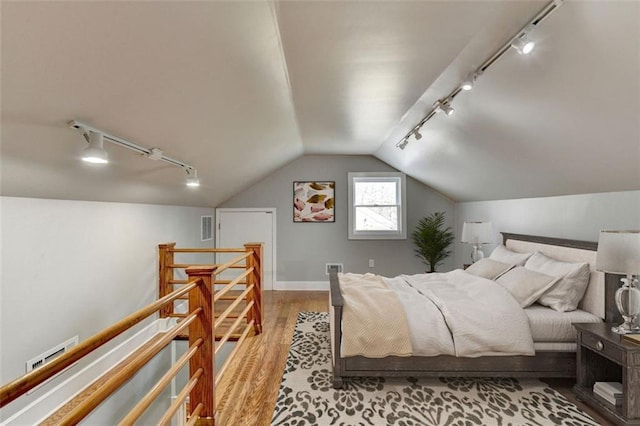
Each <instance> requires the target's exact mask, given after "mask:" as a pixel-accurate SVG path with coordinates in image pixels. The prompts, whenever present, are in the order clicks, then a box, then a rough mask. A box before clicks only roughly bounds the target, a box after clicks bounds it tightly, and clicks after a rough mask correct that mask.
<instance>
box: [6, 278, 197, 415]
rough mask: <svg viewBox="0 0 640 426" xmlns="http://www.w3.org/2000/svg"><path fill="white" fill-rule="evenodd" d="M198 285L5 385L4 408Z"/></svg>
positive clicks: (191, 284) (171, 295)
mask: <svg viewBox="0 0 640 426" xmlns="http://www.w3.org/2000/svg"><path fill="white" fill-rule="evenodd" d="M197 285H198V284H197V283H196V282H192V283H190V284H187V285H185V286H184V287H182V288H180V289H178V290H175V291H173V292H172V293H170V294H168V295H166V296H165V297H163V298H161V299H158V300H156V301H155V302H153V303H151V304H149V305H147V306H146V307H144V308H142V309H139V310H138V311H136V312H134V313H133V314H131V315H129V316H127V317H125V318H124V319H122V320H120V321H118V322H117V323H115V324H113V325H112V326H111V327H108V328H106V329H105V330H103V331H101V332H99V333H97V334H95V335H93V336H91V337H89V338H88V339H86V340H84V341H83V342H81V343H80V344H78V345H77V346H75V347H74V348H72V349H71V350H70V351H69V352H67V353H65V354H63V355H61V356H60V357H58V358H56V359H55V360H53V361H51V362H50V363H49V364H47V365H45V366H43V367H41V368H38V369H36V370H32V371H31V372H29V373H27V374H25V375H24V376H22V377H19V378H18V379H16V380H14V381H12V382H10V383H8V384H6V385H4V386H2V388H0V407H4V406H5V405H7V404H8V403H10V402H11V401H14V400H15V399H16V398H18V397H20V396H21V395H24V394H25V393H26V392H28V391H30V390H31V389H33V388H34V387H36V386H38V385H39V384H40V383H42V382H44V381H45V380H47V379H49V378H50V377H51V376H53V375H54V374H57V373H59V372H60V371H62V370H64V369H65V368H67V367H68V366H70V365H71V364H73V363H75V362H77V361H78V360H80V359H81V358H82V357H84V356H85V355H87V354H89V353H91V352H92V351H94V350H96V349H97V348H99V347H101V346H102V345H104V344H105V343H107V342H109V341H110V340H112V339H113V338H115V337H117V336H119V335H120V334H122V333H123V332H125V331H126V330H128V329H129V328H131V327H132V326H134V325H136V324H138V323H139V322H140V321H142V320H144V319H145V318H147V317H149V316H150V315H151V314H153V313H155V312H156V311H158V310H159V309H160V308H162V307H163V306H165V305H166V304H168V303H171V302H173V301H174V300H176V299H177V298H178V297H180V296H182V295H183V294H186V293H188V292H189V291H191V290H192V289H194V288H195V287H196V286H197Z"/></svg>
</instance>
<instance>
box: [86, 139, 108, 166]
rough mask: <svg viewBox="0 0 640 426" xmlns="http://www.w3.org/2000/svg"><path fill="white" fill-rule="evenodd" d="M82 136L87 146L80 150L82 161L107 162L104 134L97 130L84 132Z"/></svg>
mask: <svg viewBox="0 0 640 426" xmlns="http://www.w3.org/2000/svg"><path fill="white" fill-rule="evenodd" d="M84 138H85V139H86V140H87V142H89V146H88V147H86V148H85V149H84V151H83V152H82V161H85V162H87V163H93V164H106V163H108V162H109V154H108V153H107V151H105V149H104V135H103V134H102V133H98V132H91V131H89V132H85V133H84Z"/></svg>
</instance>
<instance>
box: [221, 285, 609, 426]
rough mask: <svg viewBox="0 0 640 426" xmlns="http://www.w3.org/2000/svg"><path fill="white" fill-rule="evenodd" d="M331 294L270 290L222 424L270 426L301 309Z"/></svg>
mask: <svg viewBox="0 0 640 426" xmlns="http://www.w3.org/2000/svg"><path fill="white" fill-rule="evenodd" d="M328 302H329V296H328V293H327V292H319V291H313V292H311V291H266V292H265V293H264V317H265V321H264V325H263V333H262V334H261V335H258V336H254V337H251V338H250V339H249V340H248V341H247V343H246V344H245V345H244V348H243V350H242V352H241V353H239V356H238V357H236V360H235V361H234V363H232V364H231V365H230V366H229V370H228V371H227V373H225V379H224V380H223V381H222V382H221V383H220V386H218V389H217V391H216V399H217V407H218V410H219V417H218V422H217V424H218V425H223V426H236V425H237V426H240V425H241V426H262V425H269V423H270V421H271V415H272V413H273V409H274V407H275V402H276V398H277V396H278V390H279V387H280V380H281V378H282V372H283V370H284V364H285V361H286V359H287V354H288V352H289V345H290V343H291V336H292V335H293V329H294V327H295V323H296V317H297V315H298V312H301V311H312V312H327V311H328V309H329V304H328ZM548 383H549V385H550V386H551V387H553V388H554V389H556V390H557V391H559V392H560V393H562V394H563V395H564V396H565V397H567V399H569V400H570V401H571V402H573V403H574V404H576V405H578V407H580V409H582V410H584V411H586V412H587V413H589V414H590V415H591V416H592V417H593V418H594V419H596V420H597V421H599V422H600V423H601V424H603V425H610V423H608V422H607V421H606V420H604V419H603V418H602V417H600V416H598V414H597V413H596V412H595V411H593V410H592V409H591V408H590V407H589V406H587V405H586V404H583V403H581V402H579V401H577V400H576V398H575V396H574V395H573V392H572V391H571V386H573V383H572V382H571V381H567V380H553V381H548Z"/></svg>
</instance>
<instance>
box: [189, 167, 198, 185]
mask: <svg viewBox="0 0 640 426" xmlns="http://www.w3.org/2000/svg"><path fill="white" fill-rule="evenodd" d="M186 171H187V182H186V184H187V186H189V187H192V188H195V187H198V186H200V179H198V171H197V170H196V169H186Z"/></svg>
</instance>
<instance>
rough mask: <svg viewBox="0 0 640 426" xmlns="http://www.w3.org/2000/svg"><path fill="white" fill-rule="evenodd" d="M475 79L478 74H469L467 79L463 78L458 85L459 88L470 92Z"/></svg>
mask: <svg viewBox="0 0 640 426" xmlns="http://www.w3.org/2000/svg"><path fill="white" fill-rule="evenodd" d="M477 79H478V73H477V72H472V73H469V75H468V76H467V78H465V79H464V81H463V82H462V84H461V85H460V88H461V89H462V90H471V89H473V86H474V85H475V84H476V80H477Z"/></svg>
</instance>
